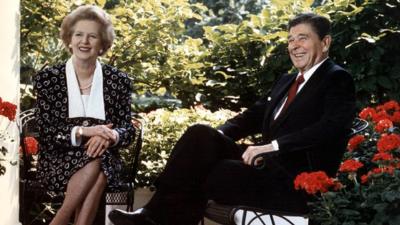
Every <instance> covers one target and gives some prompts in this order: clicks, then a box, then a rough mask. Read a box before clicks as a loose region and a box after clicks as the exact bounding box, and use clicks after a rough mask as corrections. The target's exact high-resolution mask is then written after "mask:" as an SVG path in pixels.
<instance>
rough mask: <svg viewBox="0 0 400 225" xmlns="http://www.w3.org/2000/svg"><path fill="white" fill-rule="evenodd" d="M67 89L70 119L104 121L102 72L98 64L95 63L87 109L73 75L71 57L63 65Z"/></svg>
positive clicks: (97, 62)
mask: <svg viewBox="0 0 400 225" xmlns="http://www.w3.org/2000/svg"><path fill="white" fill-rule="evenodd" d="M65 73H66V76H67V88H68V112H69V117H70V118H75V117H92V118H96V119H102V120H105V117H106V116H105V110H104V96H103V70H102V68H101V64H100V62H99V61H98V60H97V61H96V69H95V71H94V76H93V81H92V88H91V90H90V95H89V100H88V104H87V107H86V108H85V107H84V104H83V99H82V96H81V92H80V90H79V85H78V80H77V77H76V74H75V69H74V65H73V63H72V57H71V58H70V59H69V60H68V61H67V63H66V65H65Z"/></svg>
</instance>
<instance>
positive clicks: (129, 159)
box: [19, 109, 143, 225]
mask: <svg viewBox="0 0 400 225" xmlns="http://www.w3.org/2000/svg"><path fill="white" fill-rule="evenodd" d="M132 124H133V125H134V126H135V128H136V134H135V139H134V140H133V141H132V144H131V145H130V146H129V147H128V148H127V149H120V152H121V157H122V158H123V161H124V162H126V164H125V165H124V166H123V171H122V174H121V179H122V180H123V182H122V184H121V185H120V186H118V187H112V189H111V188H110V187H107V188H106V190H105V194H103V199H102V203H101V206H100V207H99V209H98V214H97V216H96V220H95V222H94V224H96V225H101V224H105V218H106V215H105V214H106V212H107V211H108V210H106V207H107V208H110V207H115V205H117V206H119V207H121V206H123V205H126V210H127V211H132V210H133V202H134V186H135V184H136V181H135V177H136V174H137V170H138V164H139V154H140V150H141V148H142V140H143V127H142V122H141V118H140V116H139V115H137V114H132ZM19 129H20V131H19V132H20V146H21V157H22V160H21V164H20V215H19V218H20V222H21V223H22V224H23V225H25V224H31V221H32V220H34V219H37V218H32V216H31V215H29V212H30V211H31V210H36V211H37V210H41V211H42V212H44V210H50V208H48V207H49V205H53V206H57V207H58V206H60V205H61V204H62V201H63V199H64V196H63V195H64V194H63V193H54V192H49V191H46V189H45V188H44V187H43V186H42V184H41V183H40V182H39V181H38V180H37V178H36V163H37V160H36V159H35V157H37V155H35V156H33V155H29V154H28V153H27V151H26V149H27V148H26V147H27V146H26V143H25V141H24V139H25V138H26V137H34V138H38V131H37V128H36V124H35V114H34V109H29V110H26V111H23V112H21V114H20V120H19ZM39 151H40V149H39ZM35 203H40V204H43V205H42V206H39V209H35V208H34V206H35ZM36 206H37V205H36Z"/></svg>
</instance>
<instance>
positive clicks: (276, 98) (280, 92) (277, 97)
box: [264, 73, 297, 127]
mask: <svg viewBox="0 0 400 225" xmlns="http://www.w3.org/2000/svg"><path fill="white" fill-rule="evenodd" d="M296 75H297V74H295V73H292V74H287V75H284V76H282V78H281V80H280V81H279V82H278V83H277V85H276V87H275V88H274V89H273V90H272V92H271V94H270V95H269V96H268V100H269V101H270V104H269V107H268V108H267V110H266V112H265V115H264V118H265V120H266V121H264V125H265V126H266V127H269V126H270V125H271V122H273V117H274V112H275V109H276V108H277V107H279V105H280V103H281V101H282V99H283V98H284V97H285V96H286V93H287V92H288V90H289V87H290V85H291V84H292V83H293V81H294V79H296Z"/></svg>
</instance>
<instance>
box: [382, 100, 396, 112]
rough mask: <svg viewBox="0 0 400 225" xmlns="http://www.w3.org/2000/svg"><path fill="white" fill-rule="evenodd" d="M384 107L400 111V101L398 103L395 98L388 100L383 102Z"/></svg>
mask: <svg viewBox="0 0 400 225" xmlns="http://www.w3.org/2000/svg"><path fill="white" fill-rule="evenodd" d="M383 108H384V109H385V110H386V111H387V112H389V111H399V110H400V106H399V103H397V102H396V101H394V100H391V101H388V102H386V103H385V104H383Z"/></svg>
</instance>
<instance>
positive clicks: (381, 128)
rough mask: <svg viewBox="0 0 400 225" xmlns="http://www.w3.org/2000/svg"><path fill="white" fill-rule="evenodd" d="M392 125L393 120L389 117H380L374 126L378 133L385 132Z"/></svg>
mask: <svg viewBox="0 0 400 225" xmlns="http://www.w3.org/2000/svg"><path fill="white" fill-rule="evenodd" d="M391 127H393V122H392V121H391V120H389V119H382V120H379V122H378V123H377V124H376V126H375V131H376V132H379V133H383V132H385V131H386V130H387V129H389V128H391Z"/></svg>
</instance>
